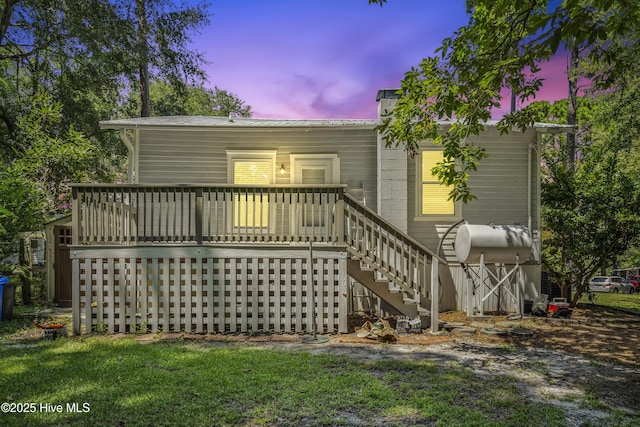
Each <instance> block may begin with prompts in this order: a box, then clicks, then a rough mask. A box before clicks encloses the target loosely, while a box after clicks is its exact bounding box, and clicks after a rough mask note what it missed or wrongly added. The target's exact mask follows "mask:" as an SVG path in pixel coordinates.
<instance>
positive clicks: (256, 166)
mask: <svg viewBox="0 0 640 427" xmlns="http://www.w3.org/2000/svg"><path fill="white" fill-rule="evenodd" d="M275 157H276V152H275V151H227V159H228V179H229V182H230V183H233V184H247V185H269V184H272V183H273V182H274V177H275ZM270 209H271V208H270V206H269V198H268V196H267V194H259V193H257V192H256V193H253V192H246V193H241V194H236V195H235V196H234V200H233V213H232V216H233V227H234V228H238V227H261V228H267V227H268V226H269V211H270Z"/></svg>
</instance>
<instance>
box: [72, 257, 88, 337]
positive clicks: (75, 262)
mask: <svg viewBox="0 0 640 427" xmlns="http://www.w3.org/2000/svg"><path fill="white" fill-rule="evenodd" d="M72 258H73V259H72V260H71V275H72V276H71V306H72V307H73V308H72V309H71V310H72V316H73V317H72V323H73V335H80V326H81V325H80V320H81V319H80V260H79V259H78V258H76V257H75V256H73V255H72ZM85 321H88V322H90V321H91V319H90V318H89V319H85ZM88 325H89V324H87V326H88ZM89 332H91V329H90V328H89V327H87V333H89Z"/></svg>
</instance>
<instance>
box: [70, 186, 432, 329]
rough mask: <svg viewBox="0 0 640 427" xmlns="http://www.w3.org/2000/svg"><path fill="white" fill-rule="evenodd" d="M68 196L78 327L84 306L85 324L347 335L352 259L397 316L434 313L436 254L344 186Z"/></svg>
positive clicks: (132, 189)
mask: <svg viewBox="0 0 640 427" xmlns="http://www.w3.org/2000/svg"><path fill="white" fill-rule="evenodd" d="M73 195H74V199H73V203H74V205H73V207H74V209H73V212H74V216H73V224H74V234H73V239H74V242H73V243H74V244H73V246H72V248H71V258H72V263H73V307H74V320H76V321H74V325H78V327H77V329H76V331H75V332H76V333H80V332H81V330H80V313H81V312H84V314H85V324H84V331H85V332H89V331H93V330H105V331H109V332H134V331H144V330H149V331H159V330H163V331H173V332H196V333H198V332H230V333H233V332H250V331H263V332H268V331H273V332H286V333H300V332H305V333H311V332H312V331H313V329H314V328H316V330H317V331H320V332H322V333H333V332H346V328H347V322H346V319H347V312H346V307H347V295H348V287H347V274H348V269H347V260H348V259H349V260H352V261H353V260H357V263H356V264H353V263H352V264H350V265H351V267H350V269H351V270H350V271H352V273H355V275H356V276H358V277H360V278H361V279H360V280H362V278H366V277H369V272H371V271H372V272H373V273H372V274H370V276H371V280H372V283H370V284H367V283H363V285H365V286H369V287H370V289H372V290H374V292H376V294H377V295H378V296H379V297H381V298H383V300H384V299H385V298H387V299H389V300H390V301H391V300H393V301H394V304H393V305H392V307H393V308H394V309H395V310H397V311H398V312H399V313H404V314H406V315H412V316H414V315H422V316H426V315H428V314H433V313H434V312H435V314H436V315H437V301H436V300H435V299H433V298H431V295H432V292H433V289H434V288H433V286H434V284H435V286H437V283H438V276H437V274H438V263H439V262H442V261H443V260H441V259H439V258H438V257H437V256H436V255H435V254H433V253H432V252H431V251H429V250H428V249H426V248H425V247H423V246H422V245H421V244H420V243H418V242H416V241H415V240H413V239H411V238H410V237H408V236H406V235H405V234H404V233H402V232H401V231H399V230H398V229H396V228H395V227H393V225H391V224H389V223H388V222H387V221H385V220H384V219H383V218H381V217H379V216H378V215H377V214H376V213H375V212H373V211H371V210H370V209H368V208H366V207H364V206H363V205H361V204H360V203H359V202H358V201H357V200H356V199H355V198H353V197H351V196H350V195H348V194H346V188H345V186H342V185H325V186H289V185H287V186H249V187H248V186H237V185H220V186H155V185H154V186H143V185H77V186H75V187H74V189H73ZM356 265H357V267H354V266H356ZM354 269H359V270H360V271H356V270H354ZM361 272H363V273H364V274H360V273H361ZM394 294H396V295H395V296H394ZM397 294H399V295H400V296H399V297H398V296H397ZM431 321H432V324H433V315H432V318H431ZM436 324H437V322H436ZM74 327H75V326H74Z"/></svg>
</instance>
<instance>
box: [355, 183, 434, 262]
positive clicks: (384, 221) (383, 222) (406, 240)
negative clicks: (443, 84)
mask: <svg viewBox="0 0 640 427" xmlns="http://www.w3.org/2000/svg"><path fill="white" fill-rule="evenodd" d="M343 197H344V200H345V205H349V206H350V207H351V208H353V209H356V210H358V211H360V212H361V213H363V214H364V215H365V216H366V217H369V218H371V219H373V220H374V222H375V223H377V224H378V225H380V226H383V227H385V228H386V229H387V231H392V232H393V233H394V235H396V237H397V238H399V239H400V240H402V241H403V243H406V244H408V245H410V246H412V247H413V248H415V249H417V250H418V251H420V252H423V254H425V255H428V256H430V257H434V258H436V259H437V260H438V262H440V263H442V264H445V265H446V264H447V261H446V260H445V259H444V258H442V257H441V256H439V255H438V254H436V253H435V252H433V251H432V250H431V249H429V248H427V247H426V246H424V245H423V244H422V243H420V242H418V241H417V240H415V239H414V238H412V237H411V236H409V235H408V234H407V233H405V232H404V231H402V230H400V229H399V228H397V227H396V226H395V225H393V224H391V222H389V221H388V220H387V219H385V218H383V217H381V216H380V215H378V214H377V213H376V212H374V211H373V210H372V209H371V208H369V207H367V206H364V205H363V204H362V203H360V202H358V200H357V199H355V198H354V197H353V196H351V195H350V194H348V193H344V194H343ZM345 231H346V230H345ZM354 249H355V248H354Z"/></svg>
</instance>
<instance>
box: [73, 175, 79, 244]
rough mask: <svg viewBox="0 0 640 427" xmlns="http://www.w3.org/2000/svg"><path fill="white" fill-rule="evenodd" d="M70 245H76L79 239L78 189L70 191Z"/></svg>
mask: <svg viewBox="0 0 640 427" xmlns="http://www.w3.org/2000/svg"><path fill="white" fill-rule="evenodd" d="M71 224H72V230H73V233H71V244H72V245H77V244H78V242H79V238H80V202H79V201H78V189H77V188H75V187H73V188H72V189H71Z"/></svg>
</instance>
